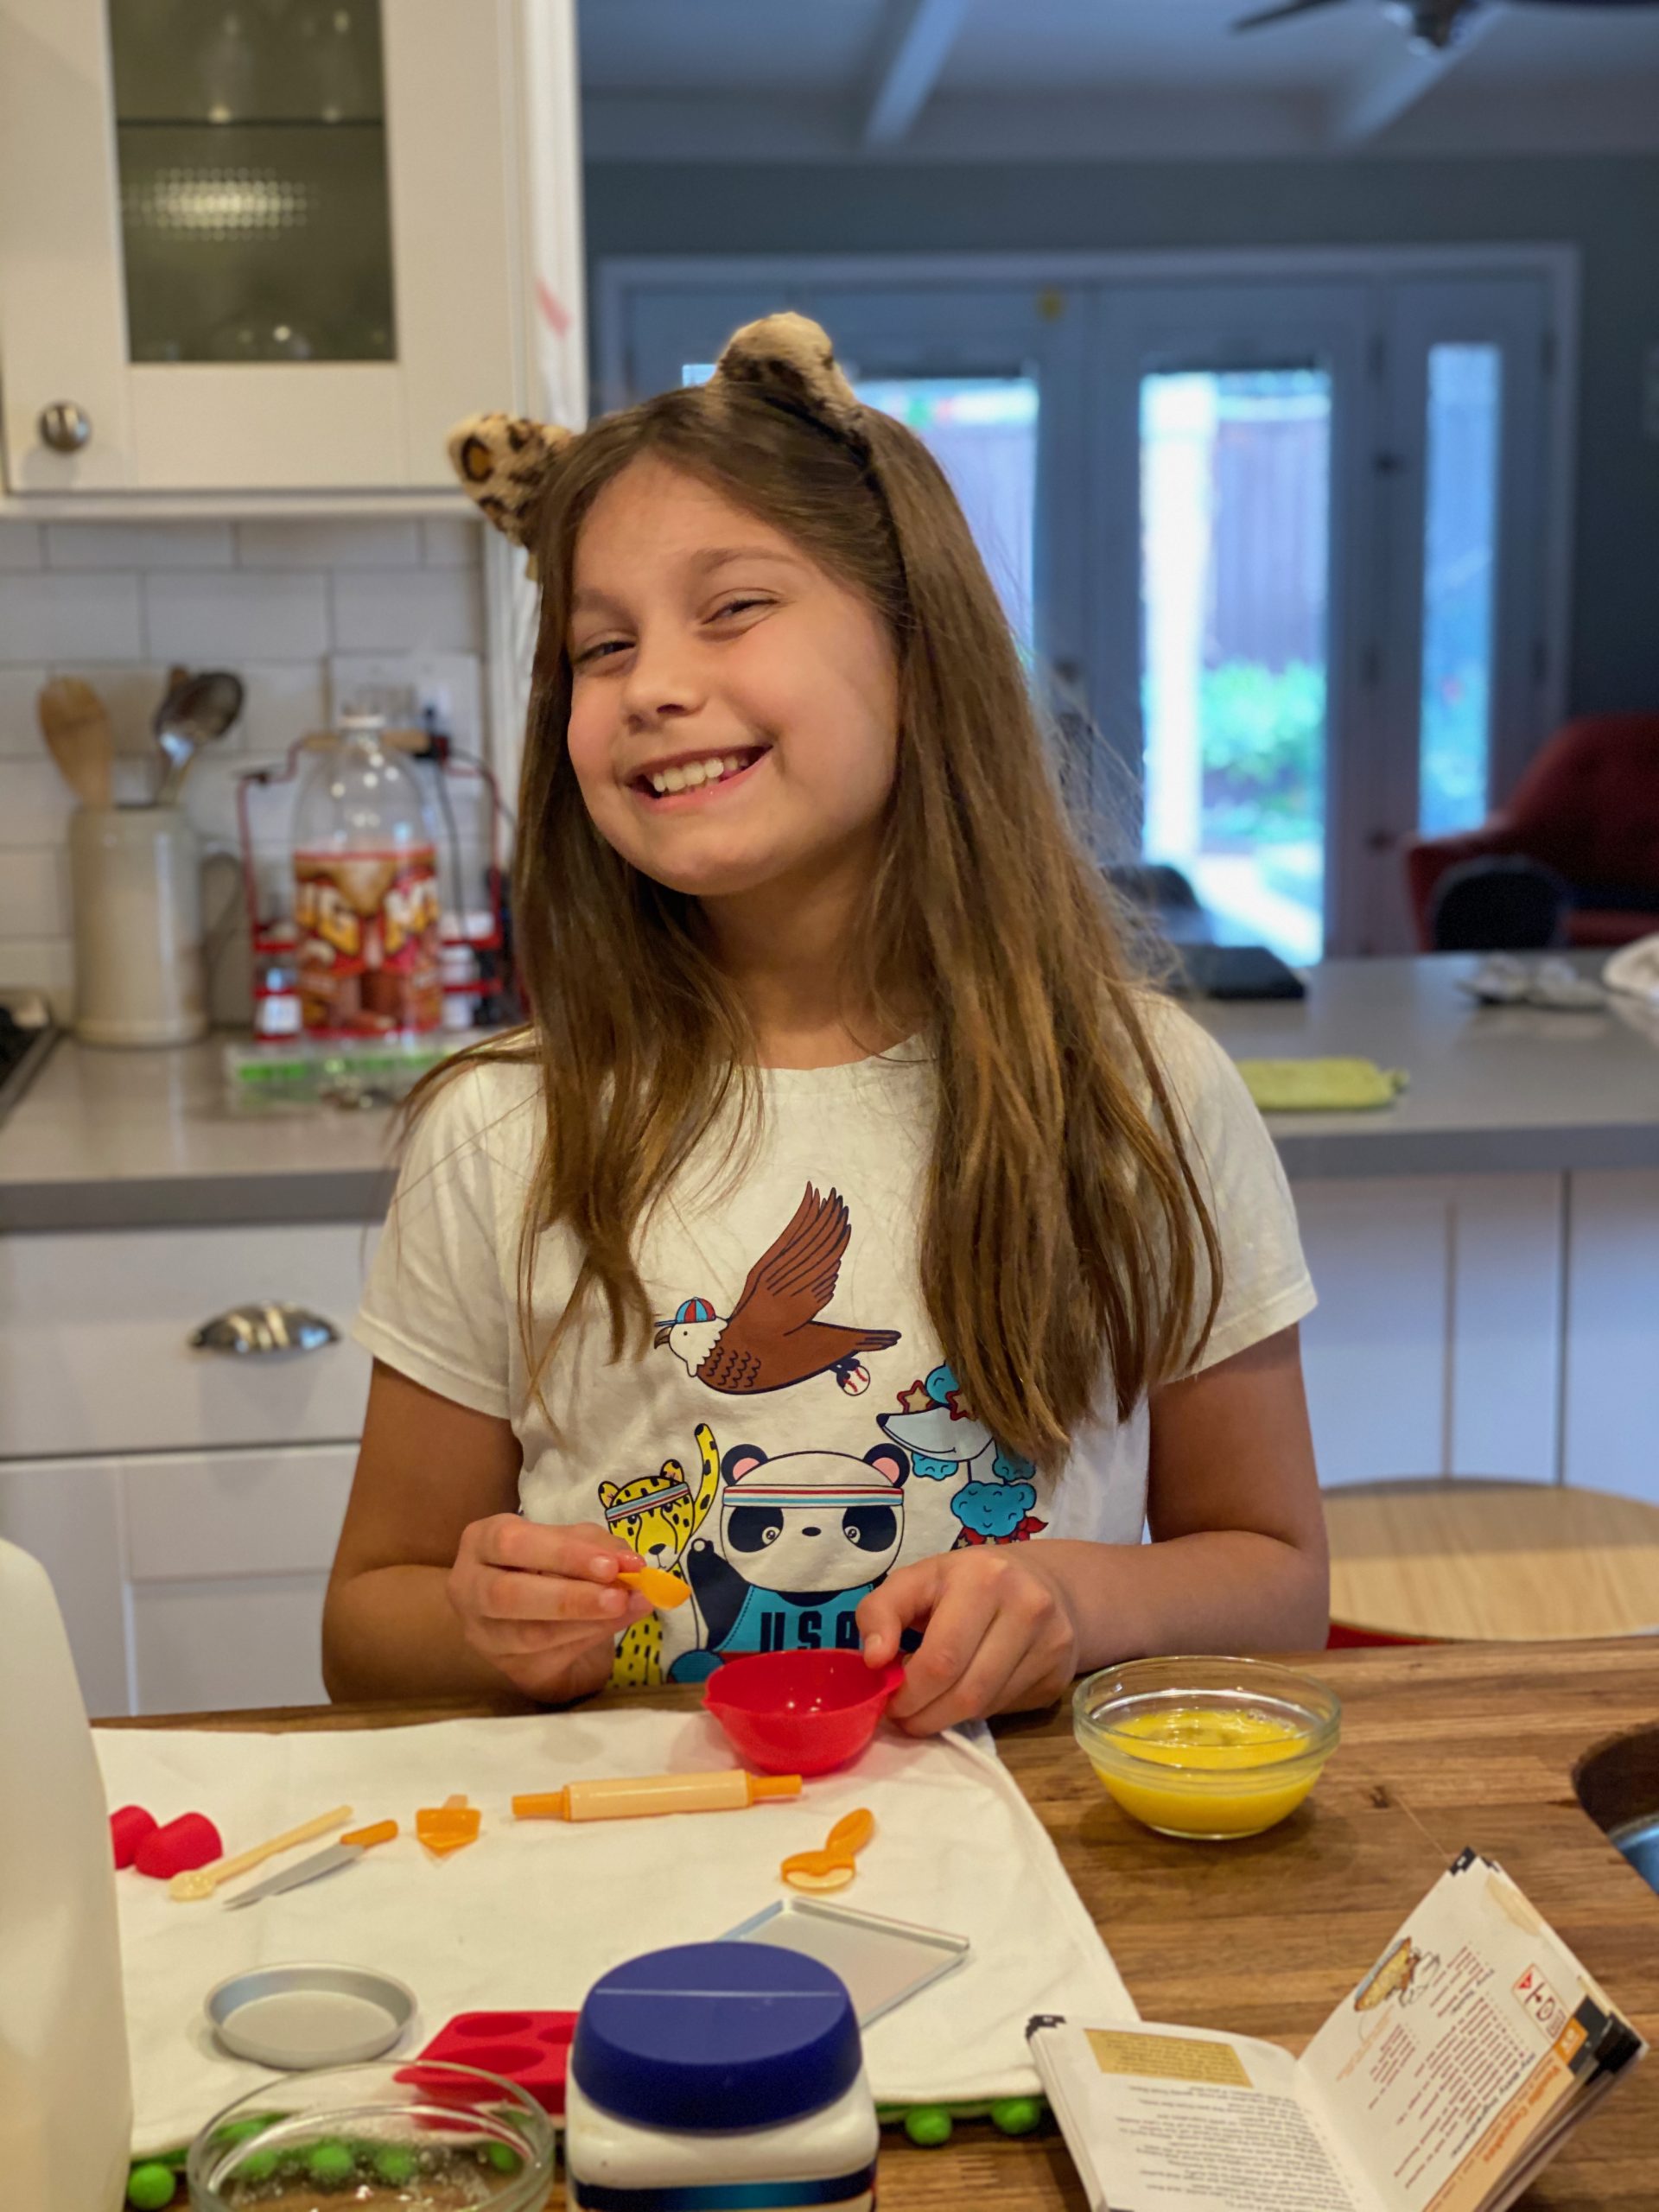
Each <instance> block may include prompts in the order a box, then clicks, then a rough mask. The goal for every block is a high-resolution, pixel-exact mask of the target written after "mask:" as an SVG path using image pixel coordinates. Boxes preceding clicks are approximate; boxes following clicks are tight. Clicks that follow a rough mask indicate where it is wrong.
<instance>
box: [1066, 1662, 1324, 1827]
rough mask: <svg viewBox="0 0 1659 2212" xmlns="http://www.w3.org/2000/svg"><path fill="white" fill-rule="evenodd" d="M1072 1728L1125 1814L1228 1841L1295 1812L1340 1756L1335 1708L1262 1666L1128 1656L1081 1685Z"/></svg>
mask: <svg viewBox="0 0 1659 2212" xmlns="http://www.w3.org/2000/svg"><path fill="white" fill-rule="evenodd" d="M1071 1726H1072V1729H1073V1731H1074V1732H1075V1734H1076V1736H1077V1742H1078V1744H1079V1745H1081V1746H1082V1748H1083V1751H1084V1757H1085V1758H1087V1759H1088V1761H1089V1764H1090V1766H1092V1767H1093V1768H1094V1770H1095V1772H1096V1774H1097V1775H1098V1776H1099V1777H1100V1779H1101V1781H1102V1782H1103V1783H1104V1784H1105V1786H1106V1789H1107V1790H1108V1791H1109V1793H1110V1795H1111V1796H1113V1797H1115V1798H1116V1800H1117V1802H1118V1803H1119V1804H1120V1805H1121V1806H1122V1808H1123V1809H1124V1811H1125V1812H1126V1813H1131V1814H1133V1815H1134V1816H1135V1819H1136V1820H1137V1821H1145V1823H1146V1825H1147V1827H1149V1828H1155V1829H1156V1830H1157V1831H1158V1833H1159V1834H1160V1835H1176V1836H1182V1837H1187V1838H1191V1839H1192V1840H1195V1841H1201V1842H1205V1843H1224V1842H1228V1841H1230V1840H1232V1839H1233V1838H1235V1837H1237V1836H1243V1835H1259V1834H1261V1833H1262V1829H1263V1828H1270V1827H1273V1825H1274V1822H1275V1821H1282V1820H1283V1819H1284V1818H1285V1815H1287V1813H1294V1811H1295V1809H1296V1808H1297V1807H1298V1806H1299V1805H1300V1803H1301V1802H1302V1800H1303V1798H1304V1797H1306V1795H1307V1793H1308V1791H1309V1790H1310V1789H1312V1788H1313V1785H1314V1783H1316V1782H1317V1781H1318V1780H1319V1775H1320V1772H1321V1770H1323V1768H1324V1766H1325V1761H1326V1760H1327V1759H1328V1758H1330V1756H1331V1754H1332V1751H1335V1749H1336V1748H1337V1739H1338V1736H1339V1735H1340V1734H1341V1732H1342V1707H1341V1706H1340V1705H1339V1704H1338V1702H1337V1700H1336V1699H1335V1698H1334V1697H1333V1696H1332V1694H1331V1692H1330V1691H1329V1690H1328V1689H1326V1688H1325V1684H1324V1683H1323V1682H1319V1681H1314V1679H1313V1676H1312V1675H1299V1674H1296V1673H1294V1672H1293V1671H1292V1669H1290V1668H1288V1667H1275V1666H1274V1664H1273V1663H1272V1662H1271V1661H1269V1660H1266V1659H1214V1658H1192V1659H1132V1660H1128V1661H1126V1662H1124V1663H1123V1665H1122V1666H1121V1667H1105V1668H1103V1669H1101V1671H1100V1673H1099V1674H1097V1675H1090V1676H1089V1677H1088V1678H1087V1680H1086V1681H1081V1682H1079V1683H1078V1685H1077V1689H1076V1691H1075V1692H1074V1694H1073V1695H1072V1699H1071Z"/></svg>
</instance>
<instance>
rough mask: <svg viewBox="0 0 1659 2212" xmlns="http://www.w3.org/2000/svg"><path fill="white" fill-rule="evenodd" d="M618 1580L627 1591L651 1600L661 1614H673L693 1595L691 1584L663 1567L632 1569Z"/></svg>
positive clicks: (620, 1575)
mask: <svg viewBox="0 0 1659 2212" xmlns="http://www.w3.org/2000/svg"><path fill="white" fill-rule="evenodd" d="M616 1579H617V1580H618V1581H619V1582H620V1584H621V1585H622V1587H623V1588H624V1589H625V1590H637V1591H638V1592H639V1594H640V1596H641V1597H642V1598H649V1599H650V1600H651V1602H652V1605H655V1606H656V1607H657V1609H658V1611H659V1612H664V1613H671V1612H672V1611H673V1610H674V1608H675V1607H676V1605H683V1604H684V1603H685V1601H686V1599H688V1598H689V1597H690V1595H691V1586H690V1583H689V1582H683V1581H682V1580H680V1578H679V1576H678V1575H677V1574H671V1573H669V1572H668V1569H667V1568H666V1567H631V1568H630V1569H629V1570H628V1571H627V1573H625V1574H619V1575H618V1576H617V1578H616Z"/></svg>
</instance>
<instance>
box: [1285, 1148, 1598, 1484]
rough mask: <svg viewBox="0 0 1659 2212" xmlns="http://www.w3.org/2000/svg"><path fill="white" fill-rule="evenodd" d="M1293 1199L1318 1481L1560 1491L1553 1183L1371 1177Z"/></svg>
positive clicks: (1557, 1222) (1558, 1268) (1307, 1187)
mask: <svg viewBox="0 0 1659 2212" xmlns="http://www.w3.org/2000/svg"><path fill="white" fill-rule="evenodd" d="M1295 1198H1296V1211H1297V1215H1298V1217H1299V1219H1300V1224H1301V1231H1302V1243H1303V1247H1304V1249H1305V1250H1306V1255H1307V1264H1308V1268H1309V1270H1310V1272H1311V1273H1312V1274H1313V1287H1314V1288H1315V1290H1316V1291H1317V1292H1318V1293H1319V1307H1318V1310H1317V1311H1316V1312H1314V1313H1312V1314H1311V1315H1310V1316H1309V1317H1308V1319H1306V1321H1305V1322H1304V1323H1303V1324H1302V1344H1303V1358H1304V1363H1305V1367H1306V1376H1307V1397H1308V1406H1309V1409H1310V1412H1311V1414H1312V1416H1313V1440H1314V1445H1315V1447H1316V1449H1317V1452H1318V1455H1319V1479H1320V1480H1321V1482H1323V1483H1325V1484H1340V1483H1361V1482H1382V1481H1387V1480H1389V1479H1390V1478H1400V1477H1407V1476H1416V1477H1422V1476H1431V1475H1491V1476H1503V1477H1507V1478H1510V1480H1512V1481H1515V1480H1519V1481H1524V1482H1554V1481H1556V1480H1558V1479H1559V1467H1558V1448H1557V1423H1558V1414H1559V1408H1560V1347H1561V1327H1562V1303H1561V1300H1562V1282H1561V1273H1562V1257H1561V1244H1562V1211H1563V1209H1562V1192H1561V1179H1560V1177H1559V1176H1554V1175H1484V1176H1469V1177H1441V1176H1422V1177H1394V1176H1387V1177H1384V1176H1378V1177H1376V1179H1365V1180H1358V1179H1356V1180H1353V1181H1343V1182H1338V1181H1332V1182H1319V1181H1310V1182H1304V1183H1299V1184H1297V1185H1296V1186H1295Z"/></svg>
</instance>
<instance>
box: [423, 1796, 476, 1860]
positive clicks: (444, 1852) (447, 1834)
mask: <svg viewBox="0 0 1659 2212" xmlns="http://www.w3.org/2000/svg"><path fill="white" fill-rule="evenodd" d="M483 1817H484V1816H483V1815H482V1814H481V1813H480V1811H479V1809H478V1808H477V1806H476V1805H469V1804H468V1803H467V1800H466V1798H465V1797H464V1796H456V1797H446V1798H445V1799H444V1801H443V1802H442V1805H423V1806H422V1808H421V1809H420V1810H419V1812H418V1813H416V1815H415V1833H416V1835H417V1836H418V1837H419V1838H420V1840H421V1841H422V1842H423V1844H424V1845H425V1846H426V1847H427V1849H428V1850H429V1852H431V1853H434V1855H435V1857H437V1858H439V1859H447V1858H448V1855H449V1853H451V1852H452V1851H461V1850H464V1849H465V1848H466V1847H467V1845H468V1844H469V1843H476V1842H477V1841H478V1831H479V1828H480V1825H481V1823H482V1821H483Z"/></svg>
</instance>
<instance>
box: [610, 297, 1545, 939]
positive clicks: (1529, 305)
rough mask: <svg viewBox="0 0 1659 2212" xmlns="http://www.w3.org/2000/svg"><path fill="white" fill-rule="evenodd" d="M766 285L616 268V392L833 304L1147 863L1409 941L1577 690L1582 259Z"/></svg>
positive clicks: (1219, 926) (878, 399)
mask: <svg viewBox="0 0 1659 2212" xmlns="http://www.w3.org/2000/svg"><path fill="white" fill-rule="evenodd" d="M740 266H741V264H726V272H727V273H724V274H715V273H714V272H712V271H710V270H708V269H707V267H706V266H705V265H701V264H700V265H696V266H695V267H692V268H690V269H685V270H680V271H677V272H673V273H670V272H669V271H667V270H665V269H664V265H663V264H656V265H655V266H654V267H653V268H652V270H650V271H649V272H648V273H647V272H645V271H643V270H642V271H641V272H640V274H639V277H638V278H637V279H635V278H633V277H630V275H629V274H628V272H627V270H626V266H625V267H624V268H622V269H621V270H619V271H617V272H616V273H615V274H614V275H613V276H612V277H609V278H608V279H607V289H606V300H605V306H604V313H603V315H602V317H601V327H602V330H603V333H604V342H605V346H606V353H607V378H606V382H607V401H608V403H609V404H616V403H617V402H620V400H622V399H624V398H626V397H631V396H633V395H635V394H638V393H643V392H646V391H656V390H660V389H662V388H664V386H667V385H674V384H677V383H680V382H682V381H683V380H684V379H686V378H692V377H699V376H703V375H707V374H708V372H709V367H710V366H711V365H712V363H713V361H714V360H715V358H716V356H717V354H718V353H719V350H720V347H721V345H722V344H723V342H724V340H725V339H726V338H727V337H728V335H729V334H730V333H731V332H732V331H733V330H734V328H735V327H737V326H738V325H739V324H740V323H742V322H745V321H749V320H751V319H752V318H753V316H755V315H762V314H766V313H768V312H770V311H772V310H773V309H776V308H779V307H783V306H792V307H796V308H800V309H801V310H802V311H803V312H804V313H807V314H810V315H814V316H815V317H816V318H817V320H818V321H821V322H823V324H824V326H825V327H826V328H828V329H829V331H830V333H831V334H832V335H833V336H834V338H835V340H836V348H837V352H838V353H839V355H840V357H841V359H842V362H843V364H844V365H846V367H847V369H848V372H849V375H850V376H851V377H852V378H853V381H854V383H855V387H856V388H857V389H858V391H860V394H861V397H863V398H864V399H865V400H866V402H867V404H874V405H877V406H881V407H885V408H887V409H888V410H890V411H892V412H893V413H895V414H897V415H899V416H900V417H901V418H902V419H904V420H906V421H907V422H909V423H911V424H912V427H914V428H915V429H917V430H918V433H919V435H921V436H922V437H923V438H924V439H925V442H927V443H928V444H929V446H930V447H931V449H932V450H933V452H934V453H935V454H936V455H937V457H938V459H939V460H940V461H941V462H942V463H943V465H944V467H945V469H946V472H947V474H949V475H950V478H951V480H952V482H953V484H954V485H955V486H956V488H957V493H958V496H959V497H960V499H962V502H963V508H964V510H965V512H966V513H967V515H968V518H969V523H970V524H971V525H972V526H973V528H974V531H975V534H976V538H977V540H978V542H979V543H980V547H981V550H982V552H983V554H984V556H985V558H986V561H987V563H988V567H989V569H990V571H991V574H992V576H993V579H994V580H995V582H996V584H997V586H998V588H999V590H1000V591H1001V594H1002V598H1003V603H1004V606H1005V607H1006V608H1007V613H1008V615H1009V619H1010V621H1011V622H1012V624H1013V626H1014V631H1015V633H1016V635H1017V636H1018V638H1019V639H1020V644H1021V646H1022V649H1023V650H1024V651H1025V652H1027V656H1028V658H1029V659H1030V663H1031V665H1032V669H1033V679H1034V680H1036V681H1037V682H1038V683H1039V685H1040V687H1041V688H1042V689H1043V690H1044V692H1045V694H1046V697H1047V699H1048V701H1049V703H1050V704H1051V706H1052V708H1053V709H1055V710H1056V713H1057V715H1058V721H1059V722H1060V726H1061V728H1062V730H1063V731H1064V732H1065V734H1066V736H1067V739H1068V750H1067V757H1066V760H1065V768H1066V772H1067V777H1068V782H1069V784H1070V786H1071V789H1072V791H1073V792H1074V794H1075V795H1076V796H1077V797H1078V798H1081V799H1083V800H1084V801H1085V802H1086V803H1087V804H1088V805H1089V807H1090V810H1091V812H1092V814H1093V815H1094V817H1096V819H1097V820H1098V819H1100V818H1102V817H1105V818H1108V819H1110V820H1114V821H1115V822H1116V828H1117V836H1116V840H1115V841H1114V842H1115V846H1116V849H1117V850H1118V851H1120V852H1121V851H1122V849H1124V847H1125V845H1126V844H1127V845H1128V847H1129V849H1135V847H1137V846H1138V849H1140V851H1141V854H1142V855H1144V857H1145V858H1147V860H1150V861H1164V862H1166V863H1168V864H1170V865H1173V866H1174V867H1176V868H1179V869H1180V870H1181V872H1182V873H1183V874H1185V875H1186V876H1187V877H1188V879H1189V880H1190V881H1191V882H1192V886H1193V888H1194V889H1195V891H1196V892H1197V893H1198V897H1199V899H1200V900H1201V901H1202V903H1203V904H1204V906H1205V908H1206V909H1207V910H1208V912H1209V914H1210V917H1211V925H1212V926H1213V928H1214V930H1215V932H1216V934H1217V936H1219V937H1221V938H1226V939H1231V940H1234V941H1237V942H1245V943H1261V944H1269V945H1272V946H1273V947H1274V949H1275V950H1278V951H1280V952H1281V954H1282V955H1283V956H1284V957H1287V958H1288V959H1290V960H1292V961H1294V962H1297V963H1306V962H1310V961H1313V960H1317V959H1319V958H1320V957H1324V956H1325V955H1326V954H1334V953H1356V952H1384V951H1404V950H1408V949H1410V946H1411V943H1412V938H1411V929H1410V921H1409V917H1408V912H1407V909H1406V903H1405V899H1404V895H1403V889H1402V862H1401V855H1400V845H1401V842H1402V839H1403V838H1404V837H1405V836H1407V835H1408V834H1409V833H1410V832H1411V831H1413V830H1414V829H1419V828H1421V829H1426V830H1428V831H1431V832H1434V831H1440V830H1444V829H1458V828H1462V827H1465V826H1467V825H1469V824H1471V823H1474V822H1477V821H1478V820H1480V819H1481V818H1482V817H1484V814H1485V813H1486V811H1487V810H1488V808H1489V806H1490V805H1491V804H1494V803H1495V802H1496V801H1497V800H1498V799H1500V798H1502V797H1503V795H1504V793H1505V792H1506V791H1508V790H1509V788H1510V786H1511V785H1512V784H1513V782H1514V780H1515V778H1516V775H1517V774H1518V772H1519V771H1520V769H1521V768H1522V766H1524V764H1525V762H1526V760H1527V759H1528V758H1529V755H1530V753H1531V752H1532V751H1533V749H1534V748H1535V746H1536V744H1537V743H1538V742H1539V741H1540V740H1541V738H1542V737H1543V736H1544V735H1545V734H1547V731H1548V728H1549V726H1550V723H1551V721H1552V720H1553V718H1554V713H1555V711H1556V709H1557V707H1558V704H1559V698H1560V666H1559V660H1560V626H1561V622H1562V620H1563V612H1564V610H1563V607H1562V604H1561V600H1562V594H1561V593H1560V588H1559V576H1560V569H1561V543H1560V540H1561V533H1562V531H1564V529H1565V526H1566V516H1565V513H1564V507H1565V500H1564V499H1563V498H1562V497H1561V496H1560V494H1559V493H1557V492H1556V490H1555V488H1554V487H1555V486H1556V484H1557V481H1558V479H1559V478H1560V473H1561V472H1560V454H1559V451H1558V450H1557V449H1556V441H1557V439H1558V438H1559V436H1560V429H1559V424H1560V420H1561V418H1562V416H1563V414H1564V409H1563V408H1562V406H1561V405H1560V404H1559V400H1560V395H1559V392H1558V390H1557V385H1556V379H1557V378H1559V376H1560V374H1561V373H1562V355H1563V351H1564V346H1565V342H1566V339H1567V331H1566V330H1565V328H1564V327H1563V321H1564V318H1563V315H1562V309H1561V298H1562V293H1563V290H1564V285H1565V279H1564V277H1563V275H1562V270H1561V268H1560V265H1559V264H1558V263H1556V262H1554V261H1552V260H1550V259H1549V258H1548V257H1540V258H1539V259H1538V261H1537V262H1536V263H1535V264H1534V265H1528V264H1526V262H1525V260H1524V258H1522V259H1521V260H1519V261H1517V259H1516V257H1514V256H1510V257H1505V258H1502V259H1499V258H1497V257H1490V256H1489V257H1486V258H1485V259H1484V261H1483V260H1482V259H1481V257H1477V256H1475V255H1473V254H1471V256H1469V257H1467V263H1466V265H1465V264H1461V263H1460V264H1459V266H1458V267H1457V269H1456V270H1452V269H1450V268H1446V267H1445V266H1443V265H1433V266H1427V265H1422V264H1417V265H1414V264H1412V263H1411V262H1410V260H1409V257H1398V256H1388V255H1385V256H1383V257H1377V256H1366V255H1363V254H1357V255H1355V256H1353V257H1351V264H1349V265H1344V261H1343V257H1340V256H1337V255H1332V254H1324V255H1319V256H1303V257H1297V256H1294V255H1287V256H1280V257H1274V259H1273V264H1272V267H1271V270H1270V271H1268V272H1264V270H1262V269H1261V268H1257V267H1252V269H1251V270H1249V272H1248V273H1244V272H1243V271H1241V272H1239V273H1237V274H1233V273H1230V272H1229V271H1228V270H1227V269H1226V268H1225V267H1224V266H1219V267H1218V266H1217V265H1214V264H1211V265H1209V266H1206V268H1205V270H1204V271H1203V273H1202V274H1201V275H1200V274H1188V273H1186V271H1185V268H1179V267H1177V268H1172V266H1171V264H1169V263H1168V262H1167V261H1165V262H1162V263H1160V264H1150V263H1145V264H1143V263H1137V262H1135V261H1133V260H1128V261H1121V260H1120V261H1114V262H1112V263H1110V264H1105V263H1103V264H1099V265H1098V267H1097V269H1096V270H1087V269H1084V268H1080V267H1079V265H1078V264H1075V263H1072V264H1065V265H1058V264H1057V266H1056V268H1055V270H1054V281H1052V283H1044V282H1042V281H1040V270H1039V278H1038V281H1033V278H1032V277H1031V276H1030V275H1028V274H1026V275H1022V276H1021V277H1019V278H1018V279H1016V278H1015V277H1014V276H1013V275H1012V274H1009V273H1007V272H1006V271H1000V272H999V273H998V274H997V275H995V277H993V276H991V275H987V276H986V277H984V278H983V279H982V281H981V280H976V281H969V280H968V279H966V278H964V277H961V276H957V275H954V274H950V275H947V274H941V273H940V270H939V269H938V266H934V267H932V268H931V269H930V270H918V269H917V268H916V267H915V266H914V265H913V264H908V263H907V264H904V265H903V267H902V269H901V268H900V267H899V264H893V265H892V268H891V269H889V270H884V269H883V267H882V266H881V264H874V263H870V264H861V265H860V266H859V267H858V268H857V269H856V270H850V271H849V270H848V269H847V267H846V265H845V264H837V265H836V266H835V267H833V268H825V267H823V265H818V266H817V267H815V266H814V265H813V264H806V263H802V264H792V265H789V266H785V265H783V264H765V265H761V266H755V265H750V266H749V267H747V268H744V269H743V270H742V274H741V277H736V276H734V275H733V274H732V273H731V272H732V271H734V270H737V269H738V268H740ZM1022 266H1023V269H1024V270H1031V269H1032V268H1033V264H1029V263H1027V264H1023V265H1022Z"/></svg>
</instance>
